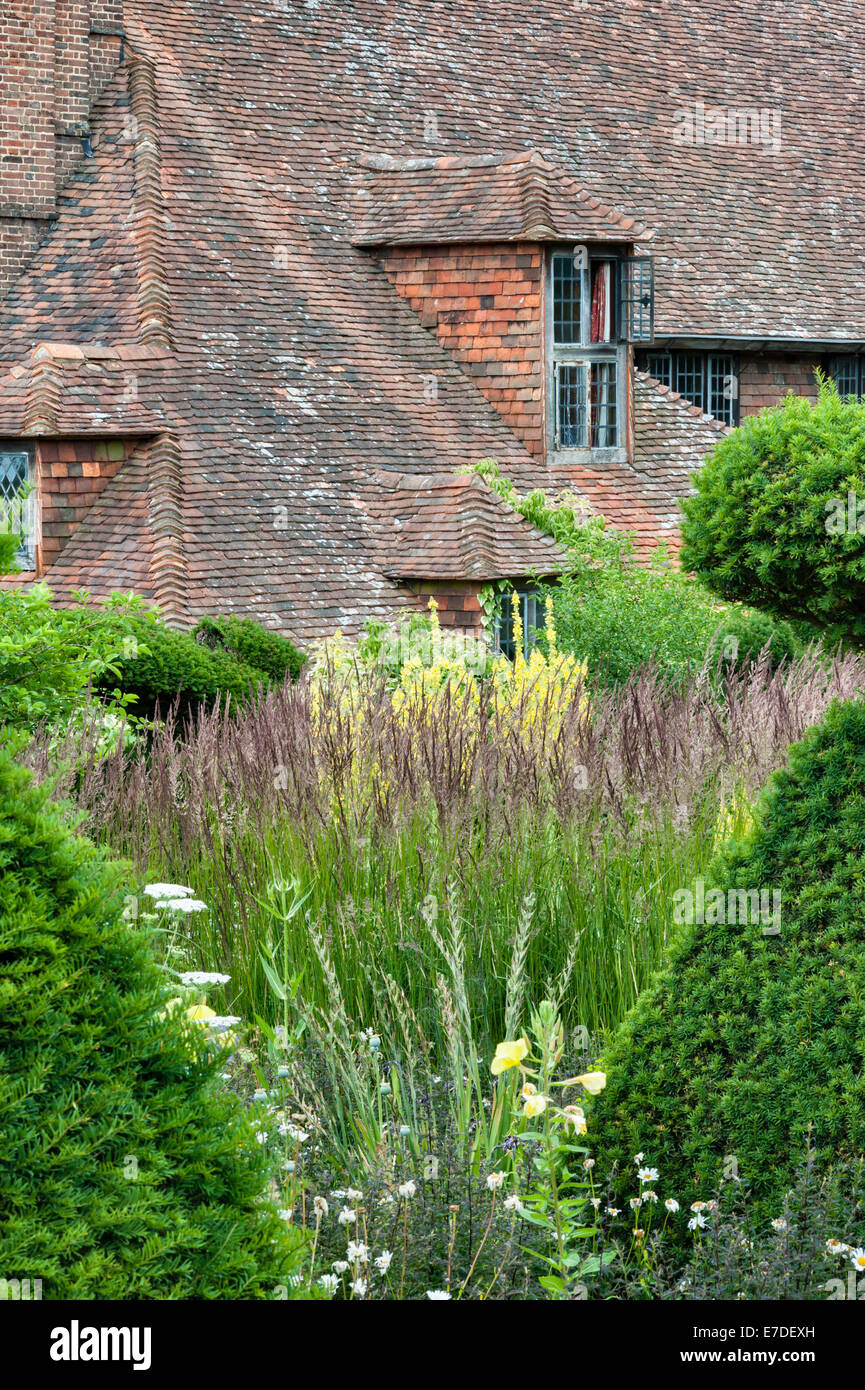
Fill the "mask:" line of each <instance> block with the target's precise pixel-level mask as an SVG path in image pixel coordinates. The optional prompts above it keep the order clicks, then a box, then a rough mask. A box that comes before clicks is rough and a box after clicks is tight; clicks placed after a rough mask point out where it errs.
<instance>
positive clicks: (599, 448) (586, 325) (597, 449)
mask: <svg viewBox="0 0 865 1390" xmlns="http://www.w3.org/2000/svg"><path fill="white" fill-rule="evenodd" d="M576 250H577V248H576V247H575V246H573V245H572V244H570V243H568V244H566V245H562V244H554V245H552V246H551V247H550V248H549V251H548V254H547V256H546V258H545V274H544V303H545V324H546V332H545V348H546V371H545V373H544V377H545V391H546V421H547V428H546V447H547V457H548V459H549V460H550V461H553V462H556V463H564V464H574V463H589V462H593V463H594V462H600V461H606V462H610V463H626V462H627V459H628V448H627V438H628V419H627V399H628V390H627V381H628V366H629V361H630V345H629V343H628V341H627V339H626V338H624V337H623V336H622V334H623V324H622V298H621V279H622V269H621V268H622V264H623V262H624V259H625V252H624V248H619V247H618V246H614V247H611V248H604V247H602V246H601V245H597V246H593V245H591V244H590V245H589V246H587V248H586V250H587V255H586V257H585V263H584V264H583V265H582V266H581V268H580V271H579V275H580V339H581V341H580V342H579V343H557V342H556V340H555V330H556V322H555V320H556V313H555V288H554V287H555V264H556V259H557V258H558V257H567V258H569V259H573V258H574V253H575V251H576ZM603 261H609V263H610V293H611V295H613V296H614V300H613V309H612V314H611V317H612V320H613V323H614V329H613V334H614V336H613V337H612V338H611V339H610V341H609V342H605V343H592V342H590V341H589V339H590V336H591V313H592V304H591V285H592V267H593V265H597V264H598V263H600V262H603ZM601 363H609V364H612V366H613V367H614V370H615V391H616V406H615V408H616V420H615V426H616V442H615V444H601V445H595V446H592V445H591V443H590V442H589V441H588V440H587V442H586V443H585V444H580V445H562V444H561V443H560V417H559V382H560V371H559V369H560V368H561V367H582V368H584V369H585V371H586V395H587V396H588V393H589V390H590V389H591V369H592V367H593V366H595V365H598V364H601Z"/></svg>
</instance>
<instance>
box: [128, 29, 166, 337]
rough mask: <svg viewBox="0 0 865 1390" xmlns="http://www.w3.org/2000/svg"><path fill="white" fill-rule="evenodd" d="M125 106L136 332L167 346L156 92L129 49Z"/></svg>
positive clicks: (150, 67) (150, 69)
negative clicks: (129, 131) (129, 130)
mask: <svg viewBox="0 0 865 1390" xmlns="http://www.w3.org/2000/svg"><path fill="white" fill-rule="evenodd" d="M129 105H130V108H131V111H132V117H133V122H134V126H133V131H134V145H133V153H132V160H133V180H134V185H133V186H134V193H133V198H134V203H135V216H134V218H133V229H132V235H133V239H134V241H135V243H136V246H137V248H138V336H139V338H140V340H141V342H142V343H147V344H154V343H155V344H157V345H161V346H163V347H170V346H171V301H170V295H169V289H168V279H167V277H166V273H165V258H164V256H163V251H162V248H163V245H164V244H165V243H166V235H165V233H166V226H165V207H164V202H163V197H162V150H161V146H160V139H159V115H158V107H157V96H156V67H155V64H154V63H153V61H152V60H151V59H150V58H146V57H145V56H144V55H143V54H141V53H137V52H134V51H133V52H132V54H131V56H130V62H129Z"/></svg>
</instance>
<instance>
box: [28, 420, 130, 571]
mask: <svg viewBox="0 0 865 1390" xmlns="http://www.w3.org/2000/svg"><path fill="white" fill-rule="evenodd" d="M134 447H135V441H133V440H125V439H112V440H95V439H50V440H40V441H39V442H38V444H37V447H36V474H37V480H38V482H37V486H38V489H39V496H40V498H41V502H42V545H41V546H40V547H39V549H38V552H37V557H36V559H37V570H38V573H40V574H44V572H45V570H47V569H48V568H49V567H50V566H51V565H52V564H53V563H54V561H55V560H56V559H57V557H58V555H59V554H60V552H61V551H62V550H63V548H64V546H65V545H66V542H67V541H68V539H69V537H70V536H71V535H72V532H73V531H74V530H75V528H76V527H77V526H79V525H80V524H81V522H82V521H83V520H84V518H85V517H86V515H87V513H88V512H89V511H90V508H91V507H92V506H93V503H94V502H95V500H96V498H97V497H98V496H99V494H100V492H102V490H103V488H104V487H105V486H106V485H107V483H108V482H109V480H110V479H111V478H113V477H114V475H115V474H116V473H119V472H120V469H121V468H122V467H123V464H124V462H125V460H126V459H127V458H129V456H130V454H131V453H132V451H133V449H134Z"/></svg>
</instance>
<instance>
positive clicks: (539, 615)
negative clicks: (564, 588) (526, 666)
mask: <svg viewBox="0 0 865 1390" xmlns="http://www.w3.org/2000/svg"><path fill="white" fill-rule="evenodd" d="M513 597H514V595H513V591H511V592H509V593H505V594H499V597H498V605H497V608H496V623H495V646H496V650H497V651H499V652H500V653H501V654H502V656H505V657H507V659H508V661H513V660H514V657H515V656H516V647H515V645H514V620H513ZM517 598H518V599H519V604H520V617H521V619H522V624H523V656H525V657H528V655H529V652H530V651H531V649H532V647H534V646H535V643H536V641H537V634H538V633H539V632H543V628H544V621H545V618H546V604H545V601H544V599H543V597H542V596H541V595H540V594H539V593H538V592H537V590H535V589H524V590H517Z"/></svg>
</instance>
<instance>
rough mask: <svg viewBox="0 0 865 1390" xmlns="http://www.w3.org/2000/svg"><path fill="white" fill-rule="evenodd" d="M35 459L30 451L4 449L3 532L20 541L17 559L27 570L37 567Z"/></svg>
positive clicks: (0, 456) (0, 459) (0, 467)
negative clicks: (34, 489) (34, 494)
mask: <svg viewBox="0 0 865 1390" xmlns="http://www.w3.org/2000/svg"><path fill="white" fill-rule="evenodd" d="M33 475H34V469H33V458H32V455H31V453H30V450H29V449H28V448H21V447H18V448H9V447H7V446H0V530H3V531H7V532H8V531H11V532H12V534H13V535H14V536H16V538H17V540H18V549H17V551H16V555H15V559H16V562H17V564H18V565H20V567H21V568H22V569H24V570H32V569H34V568H35V566H36V540H37V536H36V529H37V528H36V500H35V497H34V496H33V493H32V489H33V481H34V477H33Z"/></svg>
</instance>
